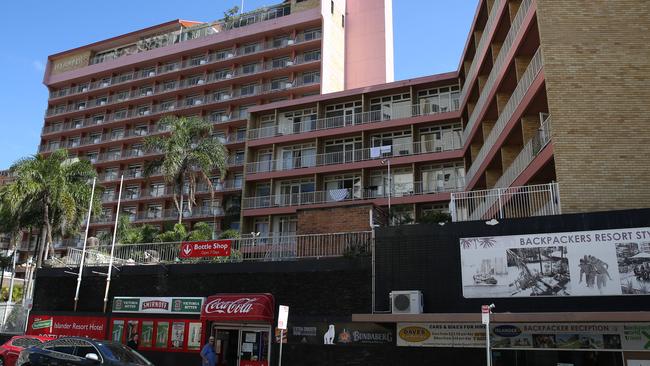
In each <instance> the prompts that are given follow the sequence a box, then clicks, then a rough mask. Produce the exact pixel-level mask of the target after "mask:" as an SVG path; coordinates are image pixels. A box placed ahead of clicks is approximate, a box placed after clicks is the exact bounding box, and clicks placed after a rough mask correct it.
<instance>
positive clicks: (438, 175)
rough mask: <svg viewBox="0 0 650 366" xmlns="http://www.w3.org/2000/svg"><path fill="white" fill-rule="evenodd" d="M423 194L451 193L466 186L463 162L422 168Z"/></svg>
mask: <svg viewBox="0 0 650 366" xmlns="http://www.w3.org/2000/svg"><path fill="white" fill-rule="evenodd" d="M420 172H421V174H422V191H423V193H433V192H449V191H453V190H457V189H462V188H463V187H464V185H465V167H464V165H463V163H462V162H452V163H446V164H436V165H425V166H423V167H422V168H420Z"/></svg>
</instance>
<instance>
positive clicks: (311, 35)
mask: <svg viewBox="0 0 650 366" xmlns="http://www.w3.org/2000/svg"><path fill="white" fill-rule="evenodd" d="M332 9H333V8H332ZM320 33H321V31H320V28H314V29H308V30H306V31H305V41H311V40H314V39H318V38H320Z"/></svg>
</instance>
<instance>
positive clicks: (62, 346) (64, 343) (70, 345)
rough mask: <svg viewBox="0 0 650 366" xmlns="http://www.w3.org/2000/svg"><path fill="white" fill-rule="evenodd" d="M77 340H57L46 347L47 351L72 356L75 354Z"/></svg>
mask: <svg viewBox="0 0 650 366" xmlns="http://www.w3.org/2000/svg"><path fill="white" fill-rule="evenodd" d="M75 341H76V340H68V339H65V338H63V339H57V340H54V341H52V342H50V343H48V344H47V345H46V346H45V349H48V350H50V351H54V352H60V353H65V354H68V355H72V354H73V353H74V347H75V343H76V342H75Z"/></svg>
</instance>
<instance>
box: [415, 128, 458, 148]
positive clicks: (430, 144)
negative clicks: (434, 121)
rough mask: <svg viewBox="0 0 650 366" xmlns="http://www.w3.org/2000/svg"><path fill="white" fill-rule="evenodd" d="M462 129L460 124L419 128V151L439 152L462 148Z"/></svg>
mask: <svg viewBox="0 0 650 366" xmlns="http://www.w3.org/2000/svg"><path fill="white" fill-rule="evenodd" d="M462 132H463V129H462V126H461V124H460V123H454V124H447V125H436V126H430V127H422V128H420V151H421V152H439V151H446V150H452V149H458V148H460V147H461V146H462V143H461V139H462V137H461V135H462Z"/></svg>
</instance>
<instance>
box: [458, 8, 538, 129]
mask: <svg viewBox="0 0 650 366" xmlns="http://www.w3.org/2000/svg"><path fill="white" fill-rule="evenodd" d="M531 3H532V0H524V1H522V3H521V5H520V6H519V10H518V11H517V15H516V16H515V19H514V20H513V22H512V25H511V26H510V30H509V31H508V34H507V35H506V38H505V40H504V41H503V44H502V45H501V49H500V51H499V55H498V56H497V58H496V61H495V62H494V66H492V70H491V71H490V75H489V76H488V78H487V81H486V82H485V86H484V87H483V90H482V91H481V94H480V95H479V98H478V101H477V102H476V106H475V107H474V109H473V110H472V114H471V115H470V117H469V120H468V122H467V126H466V127H465V131H463V141H468V140H469V139H470V136H471V134H472V130H473V129H474V127H475V126H476V125H477V123H478V121H479V118H480V117H481V116H482V115H483V109H484V108H485V106H486V104H487V103H488V101H489V100H490V99H489V97H490V95H492V92H493V90H492V89H493V88H494V86H495V85H496V84H497V77H498V76H499V74H500V73H501V71H502V70H503V68H504V67H505V66H506V65H507V62H509V60H510V59H511V57H512V55H511V50H513V45H514V42H515V39H516V38H517V36H518V35H519V31H520V30H521V26H522V24H523V22H524V19H525V18H526V14H528V9H529V8H530V5H531ZM494 6H495V7H496V4H495V5H494ZM509 56H510V57H509ZM463 91H465V89H464V88H463Z"/></svg>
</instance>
